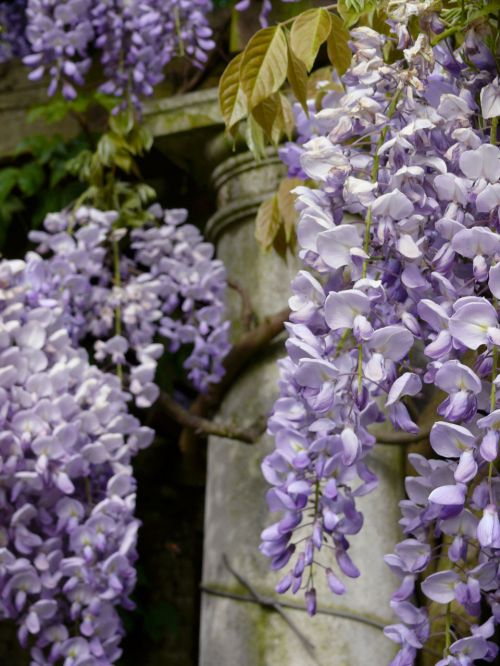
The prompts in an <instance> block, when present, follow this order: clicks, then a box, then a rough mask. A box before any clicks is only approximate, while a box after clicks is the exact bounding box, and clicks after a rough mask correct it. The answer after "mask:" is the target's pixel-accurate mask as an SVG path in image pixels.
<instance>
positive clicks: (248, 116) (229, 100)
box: [219, 5, 351, 159]
mask: <svg viewBox="0 0 500 666" xmlns="http://www.w3.org/2000/svg"><path fill="white" fill-rule="evenodd" d="M332 6H333V5H332ZM348 41H349V32H348V30H347V28H346V26H345V24H344V21H343V20H342V18H341V17H340V16H339V15H338V14H334V13H332V12H331V11H329V9H328V8H326V7H316V8H313V9H307V10H306V11H304V12H302V13H300V14H298V15H297V16H295V17H293V18H292V19H289V20H287V21H284V22H283V23H279V24H277V25H274V26H269V27H267V28H263V29H262V30H259V31H258V32H257V33H255V35H254V36H253V37H252V38H251V39H250V41H249V42H248V44H247V46H246V48H245V49H244V50H243V51H242V53H240V54H238V55H237V56H236V57H235V58H234V59H233V60H232V61H231V62H230V63H229V65H228V66H227V68H226V70H225V71H224V73H223V75H222V77H221V79H220V83H219V103H220V108H221V112H222V116H223V118H224V122H225V123H226V128H227V130H228V131H229V132H231V133H232V134H234V133H235V132H236V129H237V127H238V125H239V124H240V123H241V122H242V121H246V123H247V126H246V131H245V135H246V138H247V144H248V146H249V148H250V149H251V150H252V152H253V153H254V155H255V156H256V158H257V159H260V158H261V157H262V155H263V154H264V148H265V144H266V141H268V142H270V143H272V144H273V145H277V144H278V143H279V142H280V141H281V140H282V139H283V137H284V136H288V137H290V136H291V135H292V132H293V125H294V123H293V114H292V111H291V105H290V102H289V100H288V98H287V97H286V96H285V95H283V94H282V93H281V89H282V88H283V85H284V83H285V81H287V82H288V84H289V86H290V88H291V91H292V93H293V94H294V95H295V97H296V99H297V100H298V101H299V102H300V104H301V105H302V107H303V108H304V111H305V112H306V113H308V109H307V97H308V72H310V71H311V70H312V68H313V67H314V63H315V61H316V59H317V57H318V53H319V50H320V48H321V46H322V45H323V44H325V42H326V43H327V53H328V56H329V58H330V61H331V63H332V66H333V67H334V68H335V69H336V70H337V71H338V72H339V74H343V73H344V72H345V71H346V69H347V68H348V66H349V64H350V62H351V50H350V48H349V45H348Z"/></svg>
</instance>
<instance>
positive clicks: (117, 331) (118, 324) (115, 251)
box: [113, 239, 123, 382]
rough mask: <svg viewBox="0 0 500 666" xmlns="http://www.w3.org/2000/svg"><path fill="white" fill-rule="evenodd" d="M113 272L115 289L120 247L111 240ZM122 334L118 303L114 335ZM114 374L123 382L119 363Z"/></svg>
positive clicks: (119, 277) (117, 284) (119, 276)
mask: <svg viewBox="0 0 500 666" xmlns="http://www.w3.org/2000/svg"><path fill="white" fill-rule="evenodd" d="M113 270H114V284H115V287H121V284H122V278H121V274H120V247H119V243H118V241H117V240H116V239H113ZM121 334H122V308H121V305H120V302H119V301H118V303H117V305H116V307H115V335H121ZM116 374H117V375H118V378H119V379H120V382H123V369H122V366H121V363H118V364H117V366H116Z"/></svg>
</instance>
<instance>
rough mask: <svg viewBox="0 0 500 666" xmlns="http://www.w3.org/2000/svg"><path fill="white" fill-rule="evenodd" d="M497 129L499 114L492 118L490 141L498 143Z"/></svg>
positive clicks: (494, 143)
mask: <svg viewBox="0 0 500 666" xmlns="http://www.w3.org/2000/svg"><path fill="white" fill-rule="evenodd" d="M497 129H498V116H495V117H494V118H492V119H491V129H490V143H492V144H493V145H496V142H497Z"/></svg>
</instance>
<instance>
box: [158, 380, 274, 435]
mask: <svg viewBox="0 0 500 666" xmlns="http://www.w3.org/2000/svg"><path fill="white" fill-rule="evenodd" d="M160 405H161V407H162V408H163V409H164V410H165V412H166V413H167V414H168V415H169V416H171V417H172V418H173V419H174V420H175V421H177V423H179V424H180V425H182V426H184V427H185V428H189V429H190V430H193V431H194V432H195V433H197V434H204V435H215V436H216V437H226V438H227V439H235V440H237V441H239V442H243V443H245V444H255V442H256V441H257V440H258V438H259V437H260V435H262V433H263V432H264V430H265V428H266V423H265V419H258V420H257V421H256V422H255V423H254V424H253V425H251V426H249V427H248V428H244V429H239V428H235V427H233V426H231V425H230V424H227V423H216V422H215V421H210V420H209V419H206V418H203V417H202V416H197V415H196V414H192V413H191V412H190V411H189V410H188V409H185V408H184V407H183V406H182V405H180V404H179V403H178V402H177V401H176V400H174V398H172V397H171V396H170V395H168V393H164V392H162V393H161V395H160Z"/></svg>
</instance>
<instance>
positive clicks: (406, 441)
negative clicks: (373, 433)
mask: <svg viewBox="0 0 500 666" xmlns="http://www.w3.org/2000/svg"><path fill="white" fill-rule="evenodd" d="M429 435H430V431H429V430H427V431H425V432H421V433H418V434H417V435H408V434H398V433H397V432H395V433H393V434H387V435H384V437H383V438H381V439H377V444H384V445H385V444H387V445H391V446H394V445H396V446H397V445H400V446H411V445H412V444H418V443H419V442H424V441H425V440H426V439H429Z"/></svg>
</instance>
